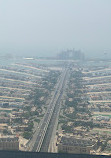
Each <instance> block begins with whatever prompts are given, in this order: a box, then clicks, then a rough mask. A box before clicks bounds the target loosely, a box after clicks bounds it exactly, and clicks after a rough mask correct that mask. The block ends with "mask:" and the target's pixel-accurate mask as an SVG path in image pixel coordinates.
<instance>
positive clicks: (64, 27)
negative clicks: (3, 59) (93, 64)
mask: <svg viewBox="0 0 111 158" xmlns="http://www.w3.org/2000/svg"><path fill="white" fill-rule="evenodd" d="M67 48H69V49H71V48H75V49H81V50H82V51H83V52H85V53H86V54H90V55H91V54H92V55H93V54H97V53H99V54H101V55H103V53H104V50H106V51H107V52H108V54H111V0H0V54H5V53H12V54H14V53H16V54H18V55H19V54H22V53H23V54H30V55H39V56H41V55H43V54H44V55H47V54H48V55H53V54H56V53H58V52H59V51H61V50H64V49H67Z"/></svg>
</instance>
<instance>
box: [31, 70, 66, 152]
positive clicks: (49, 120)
mask: <svg viewBox="0 0 111 158" xmlns="http://www.w3.org/2000/svg"><path fill="white" fill-rule="evenodd" d="M67 73H68V69H67V68H66V69H64V70H63V72H62V75H61V77H60V79H59V82H58V83H57V85H56V87H55V92H54V94H53V96H52V99H51V101H50V103H49V106H48V108H47V111H46V114H45V116H44V118H43V120H42V122H41V124H40V126H39V131H38V133H37V135H36V138H35V143H34V145H33V147H32V149H31V151H34V152H40V151H41V148H42V151H44V149H43V146H44V143H45V141H44V140H45V137H46V136H47V132H48V129H50V128H49V127H50V126H51V124H53V127H52V129H53V128H54V124H55V123H56V117H57V112H58V110H59V103H60V99H61V96H62V94H63V88H64V84H65V81H66V78H67ZM50 139H51V137H50V138H48V142H47V143H48V144H46V143H45V146H47V149H45V151H47V150H48V147H49V143H50Z"/></svg>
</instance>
